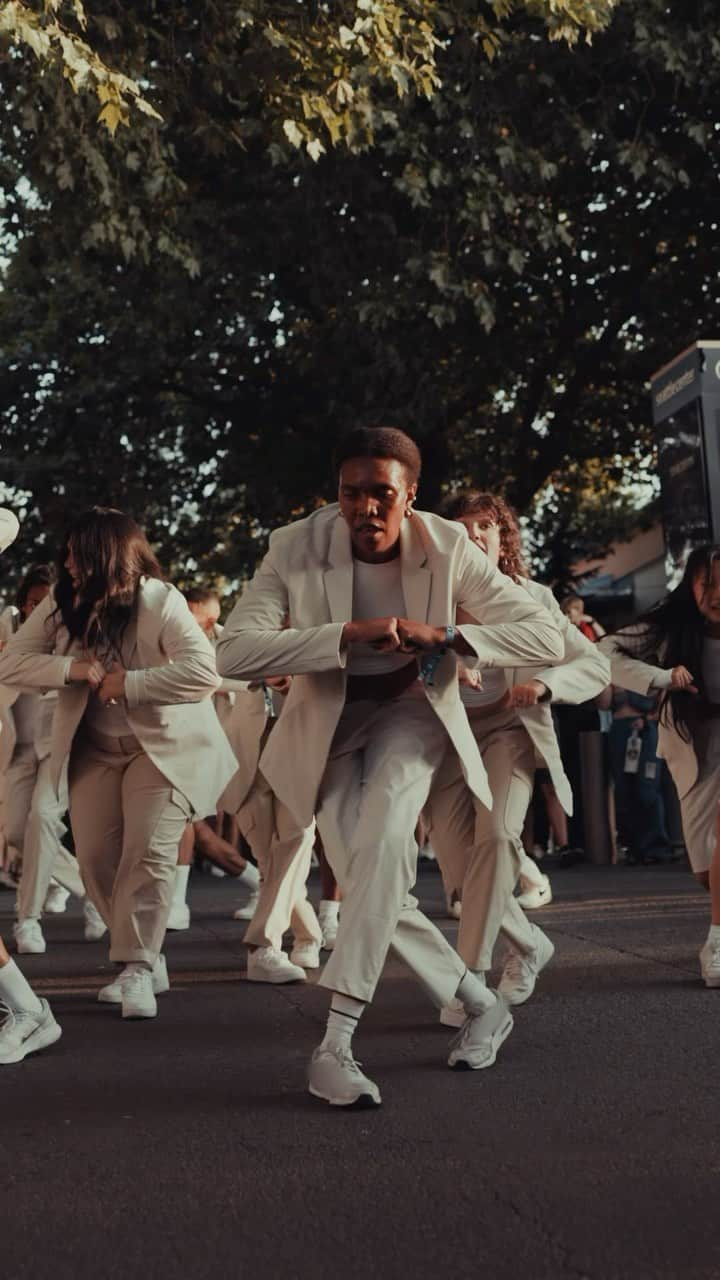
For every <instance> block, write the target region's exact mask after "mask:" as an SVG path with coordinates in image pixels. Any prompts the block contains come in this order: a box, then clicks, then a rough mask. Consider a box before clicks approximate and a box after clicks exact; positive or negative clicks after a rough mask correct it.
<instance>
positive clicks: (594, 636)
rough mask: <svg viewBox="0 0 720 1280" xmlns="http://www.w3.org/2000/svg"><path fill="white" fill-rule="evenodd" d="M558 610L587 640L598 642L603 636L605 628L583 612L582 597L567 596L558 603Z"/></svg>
mask: <svg viewBox="0 0 720 1280" xmlns="http://www.w3.org/2000/svg"><path fill="white" fill-rule="evenodd" d="M560 608H561V609H562V611H563V613H564V614H565V616H566V617H568V618H569V619H570V621H571V622H572V624H573V626H575V627H577V628H578V629H579V630H580V631H582V633H583V635H584V636H585V638H586V639H587V640H593V641H594V640H599V639H600V638H601V636H604V635H605V628H604V627H602V626H601V625H600V623H599V622H596V621H595V619H594V618H592V617H591V616H590V614H589V613H586V612H585V601H584V600H583V598H582V596H576V595H569V596H565V597H564V598H563V599H562V600H561V601H560Z"/></svg>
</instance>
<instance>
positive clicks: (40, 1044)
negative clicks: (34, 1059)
mask: <svg viewBox="0 0 720 1280" xmlns="http://www.w3.org/2000/svg"><path fill="white" fill-rule="evenodd" d="M61 1035H62V1027H60V1026H58V1024H57V1022H52V1023H51V1024H50V1025H49V1026H45V1027H38V1028H37V1030H36V1031H33V1033H32V1035H29V1036H28V1038H27V1040H24V1041H23V1043H22V1044H21V1045H20V1046H19V1048H18V1049H17V1052H16V1053H14V1054H12V1055H11V1056H10V1057H7V1058H0V1066H12V1065H13V1063H15V1062H22V1060H23V1058H27V1056H28V1054H29V1053H39V1052H40V1050H41V1049H47V1048H48V1046H49V1045H51V1044H55V1043H56V1042H57V1041H58V1040H59V1039H60V1037H61Z"/></svg>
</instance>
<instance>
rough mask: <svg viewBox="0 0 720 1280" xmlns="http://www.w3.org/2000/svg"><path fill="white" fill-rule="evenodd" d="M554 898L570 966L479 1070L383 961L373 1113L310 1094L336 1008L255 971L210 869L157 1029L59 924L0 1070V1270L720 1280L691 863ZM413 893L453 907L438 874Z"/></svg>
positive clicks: (123, 1276) (7, 915)
mask: <svg viewBox="0 0 720 1280" xmlns="http://www.w3.org/2000/svg"><path fill="white" fill-rule="evenodd" d="M553 883H554V887H555V890H556V901H555V903H554V904H553V905H552V906H551V907H549V908H547V909H545V910H544V911H542V912H537V913H535V918H536V919H537V920H538V922H541V923H542V924H543V927H545V928H546V929H547V931H548V932H549V933H550V935H551V936H552V938H553V940H554V942H555V945H556V948H557V953H556V957H555V960H554V962H553V964H552V966H551V967H550V968H549V969H548V970H547V971H546V973H545V974H544V975H543V978H542V981H541V983H540V985H539V986H538V990H537V993H536V995H535V997H534V998H533V1000H532V1001H531V1002H530V1003H529V1004H527V1005H526V1006H525V1007H524V1008H523V1009H520V1010H519V1011H518V1012H517V1017H516V1026H515V1031H514V1033H513V1035H512V1036H511V1037H510V1039H509V1040H508V1041H507V1042H506V1044H505V1046H504V1048H503V1049H502V1051H501V1054H500V1057H499V1058H498V1062H497V1064H496V1066H495V1067H494V1068H492V1069H491V1070H489V1071H482V1072H473V1073H469V1072H462V1073H460V1072H452V1071H450V1070H448V1068H447V1066H446V1063H445V1060H446V1057H447V1050H448V1041H449V1037H450V1035H451V1033H450V1032H448V1031H447V1030H445V1029H443V1028H441V1027H439V1025H438V1024H437V1021H436V1016H435V1014H434V1011H433V1010H432V1009H431V1008H430V1007H429V1006H428V1005H427V1003H426V1000H425V998H424V997H423V995H422V993H421V992H420V991H419V990H418V988H417V987H416V986H415V985H414V983H413V982H412V981H411V980H410V979H409V978H408V977H407V975H406V974H405V972H404V971H403V970H402V969H401V968H400V967H399V966H397V965H395V964H390V965H388V968H387V971H386V975H385V979H384V981H383V983H382V986H381V988H380V991H379V993H378V997H377V1000H376V1002H375V1004H374V1005H373V1007H372V1009H371V1010H370V1011H369V1012H368V1013H367V1014H366V1015H365V1017H364V1019H363V1024H362V1026H361V1028H360V1030H359V1031H358V1033H357V1035H356V1038H355V1049H356V1053H357V1055H358V1057H359V1058H360V1059H361V1060H362V1061H363V1063H364V1065H365V1068H366V1069H367V1070H368V1072H369V1073H370V1074H371V1075H372V1076H373V1077H374V1078H375V1079H376V1080H377V1081H378V1083H379V1084H380V1086H381V1088H382V1091H383V1099H384V1106H383V1108H382V1109H381V1110H380V1111H377V1112H371V1113H368V1112H359V1113H344V1112H336V1111H331V1110H330V1109H326V1108H325V1107H323V1105H322V1104H320V1103H318V1102H316V1101H315V1100H314V1099H312V1098H311V1097H309V1095H308V1094H307V1093H306V1092H305V1087H304V1071H305V1064H306V1061H307V1058H308V1056H309V1054H310V1052H311V1051H312V1049H313V1047H314V1046H315V1044H316V1043H317V1042H318V1040H319V1039H320V1037H321V1032H322V1027H323V1023H324V1016H325V1009H326V1003H327V1000H326V996H325V994H324V993H323V992H322V991H321V990H316V989H315V987H314V985H312V984H310V983H308V984H306V985H296V986H291V987H282V988H278V987H275V988H270V987H265V986H260V985H256V984H249V983H247V982H245V981H244V978H243V971H244V950H243V947H242V945H241V941H240V939H241V930H242V926H241V925H238V924H236V923H235V922H233V921H232V920H231V919H230V918H229V917H230V913H231V911H232V909H233V906H234V905H236V902H237V900H238V896H239V895H238V892H237V889H235V888H234V886H233V884H232V882H231V881H229V880H218V879H215V878H214V877H204V876H196V877H195V878H194V880H193V883H192V890H191V898H192V906H193V924H192V928H191V929H190V930H189V931H188V932H187V933H183V934H175V935H172V936H171V938H170V939H169V941H168V944H167V956H168V963H169V968H170V974H171V979H172V990H171V991H170V992H169V993H168V994H167V995H165V996H162V997H161V998H160V1002H159V1004H160V1012H159V1016H158V1018H157V1020H156V1021H154V1022H131V1023H123V1022H122V1020H121V1018H120V1016H119V1013H118V1010H117V1009H116V1008H114V1007H112V1006H103V1005H98V1004H97V1003H96V1000H95V993H96V991H97V988H98V987H99V986H100V985H102V983H103V981H106V980H107V974H108V973H109V972H110V969H109V965H108V962H107V957H106V949H105V947H104V945H103V944H102V943H95V944H88V943H85V942H84V941H83V940H82V935H81V929H80V920H79V913H78V911H77V910H75V911H70V912H68V913H67V914H66V915H64V916H61V917H54V918H51V919H50V920H49V922H48V925H47V929H46V933H47V937H48V940H49V944H50V945H49V947H48V951H47V954H46V955H45V956H38V957H23V962H22V963H23V968H24V969H25V972H26V973H27V974H28V976H29V977H30V978H31V980H32V981H33V982H34V984H35V986H36V987H37V989H38V990H40V991H42V992H43V993H44V994H46V995H48V997H49V998H50V999H51V1001H52V1005H53V1008H54V1010H55V1013H56V1016H57V1017H58V1019H59V1020H60V1022H61V1023H62V1026H63V1031H64V1034H63V1038H62V1040H61V1041H60V1042H59V1044H57V1045H56V1046H54V1047H53V1048H51V1049H49V1050H47V1051H46V1052H45V1053H42V1054H38V1055H36V1056H34V1057H31V1058H28V1059H27V1060H26V1061H25V1062H24V1063H22V1064H20V1065H18V1066H16V1067H3V1068H0V1073H1V1074H0V1088H1V1089H2V1093H1V1094H0V1147H1V1149H2V1155H3V1169H4V1174H5V1183H4V1188H3V1192H2V1195H1V1196H0V1276H1V1277H2V1280H46V1278H47V1280H66V1278H67V1280H85V1277H93V1278H96V1277H97V1278H98V1280H115V1278H117V1280H141V1278H143V1280H145V1278H148V1280H155V1278H157V1280H175V1278H176V1277H177V1278H178V1280H180V1278H181V1277H182V1278H183V1280H190V1278H195V1277H212V1280H215V1277H218V1278H220V1277H223V1278H224V1277H237V1276H239V1277H245V1276H247V1277H253V1280H275V1277H283V1280H292V1278H293V1277H299V1278H302V1280H305V1278H307V1280H325V1278H326V1277H327V1278H328V1280H329V1278H330V1277H332V1278H333V1280H334V1278H335V1277H337V1278H338V1280H340V1278H345V1277H352V1278H355V1277H362V1278H365V1277H368V1278H370V1277H372V1278H373V1280H385V1277H392V1278H394V1277H406V1276H407V1277H421V1278H423V1280H424V1277H445V1276H448V1277H451V1278H453V1280H454V1278H455V1277H460V1278H464V1277H468V1278H469V1277H472V1278H473V1280H480V1278H482V1280H506V1278H507V1280H519V1278H525V1277H528V1278H532V1280H545V1278H548V1280H560V1278H565V1277H568V1280H616V1278H617V1280H645V1278H646V1277H647V1278H648V1280H649V1278H650V1277H652V1278H653V1280H655V1278H658V1277H662V1278H666V1277H667V1278H669V1277H672V1278H673V1280H674V1278H675V1277H683V1280H700V1277H702V1278H703V1280H704V1278H706V1277H707V1278H708V1280H710V1278H711V1277H712V1278H713V1280H717V1278H718V1277H719V1276H720V1241H719V1240H718V1233H717V1230H716V1219H715V1204H716V1202H715V1195H716V1193H717V1187H718V1182H717V1181H716V1179H717V1177H718V1170H719V1168H720V1140H719V1139H718V1125H717V1113H716V1110H715V1107H716V1100H715V1096H714V1085H713V1080H714V1076H715V1067H716V1065H717V1064H718V1057H719V1055H718V1050H719V1048H720V1035H719V1025H720V991H718V992H711V991H706V990H705V988H704V987H703V986H702V985H701V983H700V981H699V978H698V965H697V951H698V948H699V946H700V944H701V942H702V940H703V938H704V936H705V933H706V928H707V919H708V917H707V903H706V901H705V899H704V897H703V895H702V894H701V892H700V891H698V890H696V889H695V888H694V885H693V882H692V879H691V877H690V875H689V873H688V872H687V871H686V870H683V869H681V868H679V867H677V866H673V867H669V868H657V869H652V868H647V869H644V868H638V869H628V868H609V869H601V868H574V869H573V870H571V871H564V872H557V873H555V875H554V877H553ZM419 892H420V896H421V898H422V900H423V902H424V903H425V904H426V905H427V907H428V909H429V911H430V913H431V914H435V915H436V916H438V918H439V916H440V902H441V896H440V886H439V877H438V876H437V875H436V874H433V873H432V872H426V871H424V872H423V874H422V876H421V881H420V889H419ZM11 905H12V902H11V895H10V894H8V893H2V894H1V895H0V927H2V931H3V933H4V935H5V937H7V936H8V934H9V929H10V920H11ZM442 923H443V927H446V928H447V930H448V932H449V933H452V926H451V925H450V923H449V922H446V921H443V922H442Z"/></svg>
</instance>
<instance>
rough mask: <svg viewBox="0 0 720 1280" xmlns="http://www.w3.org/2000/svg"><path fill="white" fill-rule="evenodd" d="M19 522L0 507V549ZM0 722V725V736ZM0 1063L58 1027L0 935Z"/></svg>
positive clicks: (43, 1043) (47, 1039)
mask: <svg viewBox="0 0 720 1280" xmlns="http://www.w3.org/2000/svg"><path fill="white" fill-rule="evenodd" d="M19 529H20V526H19V524H18V520H17V517H16V516H15V515H14V514H13V512H12V511H8V510H7V509H6V508H5V507H0V552H2V551H4V550H5V549H6V547H9V546H10V544H11V543H12V542H14V541H15V538H16V537H17V535H18V532H19ZM1 736H2V725H0V738H1ZM0 1013H2V1014H3V1020H2V1023H0V1066H10V1065H12V1064H13V1063H16V1062H22V1060H23V1058H26V1057H27V1055H28V1054H29V1053H37V1051H38V1050H39V1049H46V1048H47V1047H48V1045H51V1044H54V1043H55V1041H56V1040H59V1039H60V1036H61V1035H62V1031H61V1029H60V1027H59V1026H58V1024H57V1022H56V1021H55V1018H54V1017H53V1014H52V1010H51V1008H50V1006H49V1004H48V1002H47V1000H42V999H40V998H39V997H38V996H36V995H35V992H34V991H33V989H32V987H31V986H30V983H29V982H28V981H27V978H26V977H25V976H24V974H23V973H22V972H21V970H20V969H19V968H18V966H17V965H16V963H15V961H14V960H13V959H12V957H11V956H10V955H8V952H7V949H6V947H5V944H4V942H3V940H2V938H0Z"/></svg>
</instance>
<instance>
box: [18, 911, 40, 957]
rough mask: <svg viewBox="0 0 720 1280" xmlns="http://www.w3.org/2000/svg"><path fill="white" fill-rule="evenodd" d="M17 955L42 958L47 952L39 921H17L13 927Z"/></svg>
mask: <svg viewBox="0 0 720 1280" xmlns="http://www.w3.org/2000/svg"><path fill="white" fill-rule="evenodd" d="M13 934H14V935H15V945H16V947H17V951H18V955H21V956H42V955H44V954H45V952H46V950H47V943H46V942H45V939H44V937H43V931H42V929H41V928H40V921H39V920H18V922H17V924H16V925H14V927H13Z"/></svg>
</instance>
